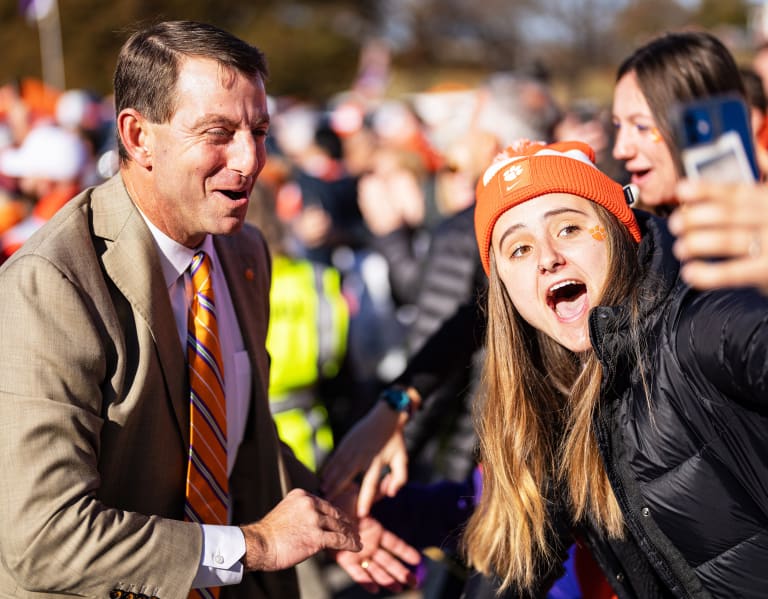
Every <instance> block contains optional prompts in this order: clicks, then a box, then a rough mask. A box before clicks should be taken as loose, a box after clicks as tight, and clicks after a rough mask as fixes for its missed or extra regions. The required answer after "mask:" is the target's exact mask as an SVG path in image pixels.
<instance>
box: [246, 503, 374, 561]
mask: <svg viewBox="0 0 768 599" xmlns="http://www.w3.org/2000/svg"><path fill="white" fill-rule="evenodd" d="M240 529H241V530H242V531H243V535H244V536H245V557H244V560H243V561H244V563H245V569H246V570H247V571H250V570H259V571H267V572H271V571H275V570H282V569H284V568H289V567H291V566H295V565H296V564H298V563H299V562H302V561H304V560H305V559H307V558H308V557H310V556H312V555H314V554H316V553H317V552H319V551H321V550H323V549H331V550H344V551H345V552H347V553H348V554H349V555H354V554H353V553H351V552H353V551H360V549H361V548H362V544H361V541H360V536H359V535H358V533H357V532H356V527H355V525H354V524H353V523H352V522H351V521H350V520H349V518H348V517H347V516H346V515H345V514H344V513H343V512H341V511H340V510H339V509H337V508H336V507H334V506H333V505H331V504H330V503H328V502H327V501H325V500H324V499H321V498H319V497H316V496H314V495H312V494H310V493H307V492H306V491H304V490H301V489H294V490H292V491H291V492H290V493H288V494H287V495H286V496H285V497H284V498H283V500H282V501H281V502H280V503H278V504H277V505H276V506H275V507H274V509H273V510H272V511H271V512H269V513H268V514H267V515H266V516H264V518H262V519H261V520H259V521H258V522H254V523H253V524H247V525H245V526H241V527H240Z"/></svg>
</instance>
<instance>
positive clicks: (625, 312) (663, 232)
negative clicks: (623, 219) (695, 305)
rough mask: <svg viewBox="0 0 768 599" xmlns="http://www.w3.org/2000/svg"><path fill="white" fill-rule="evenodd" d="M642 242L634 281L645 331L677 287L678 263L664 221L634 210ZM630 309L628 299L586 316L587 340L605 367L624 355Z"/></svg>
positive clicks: (672, 241) (627, 341)
mask: <svg viewBox="0 0 768 599" xmlns="http://www.w3.org/2000/svg"><path fill="white" fill-rule="evenodd" d="M635 216H636V217H637V221H638V224H639V225H640V230H641V231H642V235H643V238H642V241H641V242H640V246H639V247H638V252H637V260H638V262H639V264H640V278H639V280H638V282H637V288H638V295H639V301H638V308H639V315H638V317H639V320H640V322H641V323H642V327H643V329H645V330H648V329H650V328H651V327H652V326H653V324H654V323H655V322H656V321H657V319H658V318H659V316H660V310H661V308H662V307H663V306H664V305H665V304H666V302H667V300H668V299H669V296H670V294H671V293H672V291H673V290H674V288H675V287H676V286H677V285H678V284H682V283H681V282H680V279H679V273H680V262H679V261H678V260H677V258H675V256H674V254H673V253H672V245H673V243H674V236H673V235H672V234H671V233H670V232H669V229H668V228H667V222H666V220H665V219H662V218H659V217H657V216H653V215H651V214H649V213H647V212H644V211H641V210H635ZM630 314H631V306H630V305H629V300H626V301H624V302H622V303H621V304H619V305H617V306H598V307H596V308H594V309H593V310H592V312H591V314H590V317H589V329H590V339H591V341H592V346H593V348H594V349H595V351H596V352H597V355H598V358H599V359H600V361H601V362H603V364H604V365H608V366H609V367H610V366H614V367H615V365H616V362H617V359H618V357H619V356H621V355H623V354H626V351H627V348H628V344H629V342H630V339H629V337H630V336H629V330H630V329H629V325H630Z"/></svg>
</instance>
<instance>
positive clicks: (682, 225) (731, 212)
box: [669, 180, 768, 293]
mask: <svg viewBox="0 0 768 599" xmlns="http://www.w3.org/2000/svg"><path fill="white" fill-rule="evenodd" d="M677 197H678V200H679V201H680V204H681V205H680V207H679V208H678V209H677V210H675V212H674V213H673V214H672V215H671V216H670V218H669V229H670V231H671V232H672V233H673V234H674V235H676V236H677V238H678V239H677V241H676V242H675V246H674V252H675V256H677V258H678V259H679V260H681V261H683V262H684V264H683V267H682V269H681V275H682V277H683V279H684V280H685V281H686V282H687V283H689V284H690V285H692V286H693V287H697V288H700V289H713V288H716V287H729V286H756V287H758V288H760V289H761V290H762V291H763V292H764V293H768V187H766V186H765V185H762V184H757V183H755V184H748V183H745V184H721V183H710V182H704V181H689V180H686V181H682V182H681V183H680V184H678V187H677ZM710 258H718V260H716V261H711V260H708V259H710Z"/></svg>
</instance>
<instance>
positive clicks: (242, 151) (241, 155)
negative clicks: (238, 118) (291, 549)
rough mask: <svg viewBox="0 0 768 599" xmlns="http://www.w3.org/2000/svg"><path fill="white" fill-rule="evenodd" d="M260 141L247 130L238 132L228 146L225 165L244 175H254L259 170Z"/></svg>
mask: <svg viewBox="0 0 768 599" xmlns="http://www.w3.org/2000/svg"><path fill="white" fill-rule="evenodd" d="M260 144H261V142H260V141H259V140H257V139H255V138H254V136H253V135H252V134H250V133H249V132H240V133H238V134H237V135H236V136H235V141H234V143H233V144H232V145H231V147H230V153H229V160H228V164H227V166H228V167H229V168H230V169H231V170H233V171H237V172H238V173H240V174H241V175H243V176H244V177H246V178H247V177H251V176H253V175H256V174H258V173H259V171H260V170H261V164H260V162H261V155H262V154H263V152H261V151H260Z"/></svg>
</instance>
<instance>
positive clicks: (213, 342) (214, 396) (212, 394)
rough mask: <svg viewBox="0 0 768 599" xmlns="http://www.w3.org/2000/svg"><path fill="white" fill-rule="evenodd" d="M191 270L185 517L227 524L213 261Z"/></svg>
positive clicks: (209, 592)
mask: <svg viewBox="0 0 768 599" xmlns="http://www.w3.org/2000/svg"><path fill="white" fill-rule="evenodd" d="M189 271H190V274H191V275H192V288H193V292H194V295H193V297H192V301H191V303H190V308H189V324H188V330H187V358H188V361H189V395H190V403H189V421H190V435H189V439H190V440H189V464H188V467H187V498H186V505H185V507H184V515H185V517H186V519H187V520H188V521H191V522H198V523H203V524H226V523H227V513H228V506H229V489H228V486H229V485H228V481H227V409H226V403H225V399H224V371H223V368H222V362H221V348H220V347H219V331H218V326H217V324H216V310H215V305H214V297H213V284H212V281H211V259H210V257H209V256H207V255H206V254H205V252H198V253H197V254H195V256H194V258H193V259H192V264H191V265H190V267H189ZM218 590H219V589H218V588H215V589H198V590H197V591H193V592H192V593H191V594H190V597H218V595H219V593H218Z"/></svg>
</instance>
